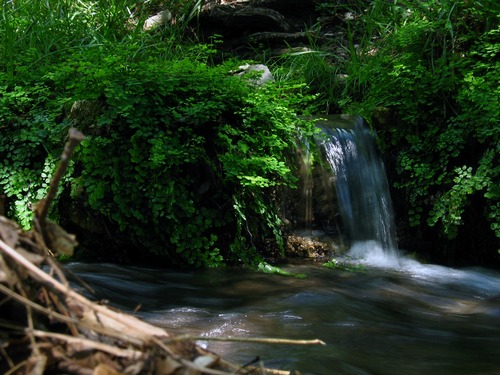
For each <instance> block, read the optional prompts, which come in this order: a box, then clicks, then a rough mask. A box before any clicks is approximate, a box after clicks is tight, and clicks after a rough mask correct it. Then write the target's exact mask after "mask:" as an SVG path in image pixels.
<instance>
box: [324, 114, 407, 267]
mask: <svg viewBox="0 0 500 375" xmlns="http://www.w3.org/2000/svg"><path fill="white" fill-rule="evenodd" d="M318 127H320V128H321V129H322V133H321V134H320V135H319V136H317V143H318V146H319V148H320V150H321V151H322V153H323V154H324V157H325V159H326V161H327V162H328V164H329V165H330V167H331V169H332V170H333V173H334V176H335V188H336V191H337V198H338V206H339V210H340V213H341V215H342V221H343V223H344V227H345V231H346V233H347V236H348V239H349V241H350V243H351V251H350V255H353V256H356V257H364V256H373V255H374V254H376V256H378V257H383V258H385V260H387V259H391V260H393V261H396V260H397V258H398V257H397V253H398V251H397V245H396V240H395V229H394V228H395V225H394V218H393V213H392V204H391V198H390V193H389V185H388V182H387V177H386V173H385V168H384V165H383V162H382V160H381V158H380V156H379V155H378V152H377V149H376V145H375V137H374V135H373V133H372V132H371V131H370V130H369V129H368V128H367V127H366V125H365V123H364V121H363V119H362V118H360V117H352V116H345V115H339V116H328V121H319V122H318Z"/></svg>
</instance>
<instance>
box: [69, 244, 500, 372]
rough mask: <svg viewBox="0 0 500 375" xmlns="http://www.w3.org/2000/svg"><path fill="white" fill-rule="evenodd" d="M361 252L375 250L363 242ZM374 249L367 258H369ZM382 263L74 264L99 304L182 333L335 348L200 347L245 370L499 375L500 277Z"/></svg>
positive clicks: (238, 344)
mask: <svg viewBox="0 0 500 375" xmlns="http://www.w3.org/2000/svg"><path fill="white" fill-rule="evenodd" d="M363 246H365V247H366V246H370V243H365V244H363ZM365 250H366V249H365ZM379 255H380V254H377V253H375V254H374V256H373V257H371V258H370V257H369V258H370V259H368V260H367V261H366V263H365V264H363V265H362V266H358V267H357V268H360V270H357V271H355V272H348V271H345V270H332V269H328V268H326V267H321V266H319V265H295V266H287V267H285V269H286V270H287V271H291V272H297V273H305V274H307V278H305V279H298V278H292V277H284V276H279V275H273V274H263V273H257V272H252V271H241V270H228V271H220V270H207V271H196V272H182V271H176V270H167V269H155V268H141V267H124V266H118V265H113V264H88V263H76V262H75V263H70V264H68V265H67V268H68V269H70V270H71V271H73V272H74V273H75V274H76V275H78V276H79V277H81V278H82V279H83V280H85V281H86V282H87V283H88V284H90V285H91V286H92V287H93V288H94V289H95V298H97V299H103V300H108V301H109V302H108V303H109V304H110V305H111V306H115V307H118V308H120V309H122V310H125V311H127V312H132V311H133V310H134V309H135V308H136V307H138V305H140V309H139V310H138V312H137V313H136V315H137V316H139V317H140V318H142V319H144V320H146V321H148V322H150V323H153V324H155V325H158V326H161V327H163V328H165V329H166V330H167V331H169V332H171V333H173V334H186V333H189V334H192V335H196V336H202V337H224V336H226V337H227V336H232V337H243V338H244V337H270V338H287V339H316V338H317V339H321V340H323V341H325V342H326V343H327V345H326V346H295V345H270V344H253V343H241V342H219V341H206V340H202V341H199V342H198V343H199V344H200V345H201V346H203V347H205V348H208V349H209V350H212V351H214V352H216V353H217V354H220V355H222V356H224V357H225V358H227V359H229V360H232V361H235V362H237V363H240V364H245V363H248V362H251V361H252V360H254V359H255V358H256V357H259V359H260V360H261V361H263V363H264V365H265V366H266V367H270V368H275V369H283V370H298V371H300V373H301V374H315V375H323V374H324V375H327V374H384V375H391V374H398V375H402V374H404V375H412V374H415V375H417V374H418V375H420V374H440V375H447V374H449V375H452V374H453V375H460V374H464V375H465V374H467V375H474V374H477V375H479V374H481V375H485V374H500V273H499V272H497V271H493V270H488V269H484V268H470V269H451V268H446V267H442V266H436V265H422V264H420V263H418V262H416V261H413V260H410V259H406V258H397V259H394V258H391V259H384V256H382V258H380V257H379Z"/></svg>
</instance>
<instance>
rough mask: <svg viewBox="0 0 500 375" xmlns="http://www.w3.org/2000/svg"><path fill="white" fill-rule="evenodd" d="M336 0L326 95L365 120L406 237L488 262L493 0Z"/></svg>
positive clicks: (495, 179) (499, 132)
mask: <svg viewBox="0 0 500 375" xmlns="http://www.w3.org/2000/svg"><path fill="white" fill-rule="evenodd" d="M335 3H340V2H334V1H322V2H320V8H321V10H322V11H323V12H324V13H325V12H326V13H327V14H328V12H330V11H331V9H333V8H332V4H335ZM342 3H344V4H336V5H337V6H338V7H339V6H342V7H344V9H345V10H346V11H348V10H349V11H351V12H352V13H351V16H350V19H348V20H347V22H346V25H347V26H346V29H347V34H348V35H349V38H348V42H347V43H346V44H345V46H344V47H345V50H346V51H347V53H348V56H349V59H348V60H347V63H344V64H342V65H341V66H342V67H343V68H342V69H343V70H342V73H344V74H346V78H345V87H344V88H343V89H342V90H337V91H336V92H335V93H333V94H334V96H333V97H332V98H331V99H330V100H331V101H332V102H337V103H339V107H340V109H341V110H343V111H345V112H351V113H352V112H354V113H360V114H362V115H364V116H365V117H366V118H369V119H370V118H372V120H373V126H374V127H375V128H376V130H377V132H378V135H379V137H380V141H381V147H382V150H383V152H384V154H385V155H386V157H387V159H388V161H389V163H390V165H391V167H392V168H393V169H394V170H395V171H397V175H394V176H392V177H391V178H392V179H393V181H394V182H395V187H397V188H398V189H399V192H397V191H396V197H398V198H397V199H398V201H399V206H400V207H401V206H403V209H405V210H406V215H407V218H408V223H409V225H410V226H411V227H413V229H410V230H409V233H410V235H411V236H415V235H418V234H420V235H421V236H423V237H425V238H426V239H427V240H428V241H432V240H433V238H434V239H437V240H438V241H439V242H434V246H433V247H436V246H435V245H436V244H440V246H438V249H439V248H440V250H441V251H442V254H441V257H442V259H445V260H446V261H453V259H454V258H455V257H459V258H461V259H462V260H467V261H469V262H485V261H495V260H498V254H497V255H495V253H496V250H497V249H498V248H499V247H500V245H499V238H500V211H499V210H500V189H499V186H500V166H499V155H500V90H499V87H500V60H499V56H500V42H499V40H500V39H499V36H500V22H499V21H500V5H499V4H498V2H497V1H495V0H485V1H463V0H460V1H459V0H446V1H443V0H429V1H420V0H414V1H413V0H408V1H404V2H400V1H396V0H395V1H371V2H363V1H350V2H347V3H349V4H347V5H346V4H345V3H346V2H342ZM338 7H337V8H335V9H337V10H338ZM401 193H402V194H401ZM400 214H402V212H400ZM406 215H405V216H406ZM417 229H418V230H417ZM423 237H422V238H421V240H422V239H423ZM414 238H415V237H414ZM404 245H408V242H407V243H405V244H404ZM420 245H422V242H420ZM435 255H437V254H435Z"/></svg>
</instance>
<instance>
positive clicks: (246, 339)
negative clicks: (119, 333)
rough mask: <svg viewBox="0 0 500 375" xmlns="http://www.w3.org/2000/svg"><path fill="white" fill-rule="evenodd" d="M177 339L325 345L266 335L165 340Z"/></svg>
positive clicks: (182, 336) (178, 338) (316, 340)
mask: <svg viewBox="0 0 500 375" xmlns="http://www.w3.org/2000/svg"><path fill="white" fill-rule="evenodd" d="M179 341H235V342H249V343H258V344H284V345H326V343H325V342H324V341H321V340H318V339H314V340H290V339H276V338H266V337H205V336H192V335H179V336H176V337H172V338H171V339H168V340H167V342H169V343H170V342H179Z"/></svg>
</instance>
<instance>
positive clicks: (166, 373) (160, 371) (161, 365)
mask: <svg viewBox="0 0 500 375" xmlns="http://www.w3.org/2000/svg"><path fill="white" fill-rule="evenodd" d="M180 367H182V365H181V364H180V363H179V362H177V361H176V360H175V359H173V358H172V357H166V358H157V359H156V362H155V375H170V374H173V373H175V371H176V370H177V369H178V368H180Z"/></svg>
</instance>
